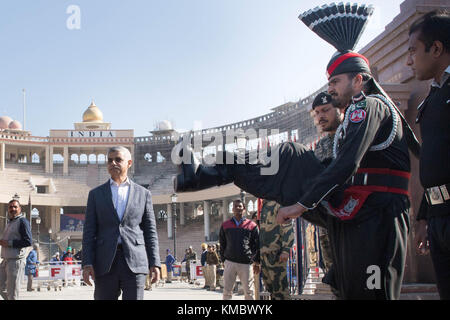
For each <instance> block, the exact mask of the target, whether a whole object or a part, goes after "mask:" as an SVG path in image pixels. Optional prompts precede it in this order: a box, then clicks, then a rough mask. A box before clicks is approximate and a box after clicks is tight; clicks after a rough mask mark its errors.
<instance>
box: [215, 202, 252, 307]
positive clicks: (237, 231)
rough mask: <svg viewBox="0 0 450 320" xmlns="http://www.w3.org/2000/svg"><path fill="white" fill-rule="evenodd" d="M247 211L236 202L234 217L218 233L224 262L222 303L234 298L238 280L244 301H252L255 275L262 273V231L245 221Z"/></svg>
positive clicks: (221, 256)
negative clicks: (260, 253) (260, 240)
mask: <svg viewBox="0 0 450 320" xmlns="http://www.w3.org/2000/svg"><path fill="white" fill-rule="evenodd" d="M244 213H245V207H244V204H243V203H242V201H241V200H235V201H233V214H234V216H233V217H232V218H231V219H230V220H228V221H225V222H224V223H223V224H222V226H221V228H220V233H219V241H220V258H221V260H222V261H224V265H225V270H224V289H223V299H224V300H228V299H231V298H232V290H233V286H234V283H235V282H236V276H239V279H240V281H241V284H242V286H243V289H244V294H245V299H246V300H253V299H254V298H253V290H252V289H251V288H252V286H253V273H252V271H251V268H250V266H251V265H252V264H253V272H254V273H259V270H260V258H259V230H258V226H257V225H256V223H254V222H253V221H252V220H250V219H246V218H245V217H244Z"/></svg>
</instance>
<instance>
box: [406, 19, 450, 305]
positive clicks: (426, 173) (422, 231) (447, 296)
mask: <svg viewBox="0 0 450 320" xmlns="http://www.w3.org/2000/svg"><path fill="white" fill-rule="evenodd" d="M449 29H450V15H449V14H448V13H444V12H430V13H428V14H426V15H424V16H423V17H422V18H420V19H419V20H418V21H416V22H415V23H414V24H413V25H412V26H411V28H410V31H409V43H408V50H409V57H408V61H407V65H408V66H410V67H411V68H412V69H413V71H414V73H415V76H416V79H417V80H431V79H433V80H434V81H433V82H432V84H431V88H430V92H429V94H428V96H427V98H426V99H425V100H424V101H423V102H422V103H421V104H420V106H419V108H418V114H417V120H416V122H417V123H419V124H420V132H421V134H422V152H421V154H420V182H421V183H422V186H423V188H424V189H425V193H424V196H423V198H422V203H421V205H420V209H419V213H418V215H417V217H416V220H417V225H416V239H415V242H416V245H417V249H418V250H419V252H420V253H421V254H425V253H427V252H428V244H429V249H430V251H431V258H432V260H433V266H434V270H435V272H436V282H437V287H438V290H439V295H440V297H441V299H443V300H450V195H449V193H450V167H449V166H448V164H449V163H450V152H449V150H450V126H449V122H450V37H449V32H448V31H449Z"/></svg>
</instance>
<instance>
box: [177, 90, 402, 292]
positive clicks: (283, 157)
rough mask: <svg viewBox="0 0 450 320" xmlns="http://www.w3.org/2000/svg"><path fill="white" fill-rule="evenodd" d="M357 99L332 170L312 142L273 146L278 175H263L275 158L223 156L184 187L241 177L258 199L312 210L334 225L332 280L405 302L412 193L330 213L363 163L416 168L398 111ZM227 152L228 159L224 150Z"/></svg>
mask: <svg viewBox="0 0 450 320" xmlns="http://www.w3.org/2000/svg"><path fill="white" fill-rule="evenodd" d="M354 100H355V103H354V104H352V105H351V106H350V107H349V108H348V109H347V111H348V112H346V118H345V119H344V124H343V129H342V130H340V129H339V130H338V132H337V134H339V135H340V136H338V137H339V140H338V141H336V142H337V147H336V150H335V153H336V159H334V160H333V161H332V162H331V163H330V165H329V166H328V167H326V168H325V166H324V165H323V164H322V163H320V161H319V160H318V159H317V158H316V157H315V156H314V153H313V152H312V151H311V150H308V149H307V148H306V147H305V146H303V145H301V144H297V143H285V144H282V145H280V146H279V147H278V148H276V149H275V150H273V151H272V152H276V153H278V154H279V157H278V158H276V161H275V162H277V164H278V167H279V168H278V170H277V172H276V174H274V175H264V174H262V173H261V169H263V168H265V167H270V166H272V165H274V163H273V162H274V161H272V162H270V163H267V164H262V163H258V164H250V163H249V162H248V161H245V164H237V163H235V164H226V162H225V161H223V163H224V164H216V165H214V166H212V167H205V166H202V165H201V166H200V167H199V169H198V170H197V173H196V175H197V177H196V178H195V180H193V181H192V183H190V185H189V190H188V189H186V190H177V191H193V190H201V189H204V188H208V187H211V186H213V185H222V184H226V183H230V182H234V184H235V185H237V186H238V187H239V188H241V189H243V190H245V191H247V192H248V193H251V194H253V195H254V196H256V197H259V198H263V199H267V200H274V201H276V202H278V203H280V204H281V205H283V206H288V205H292V204H295V203H296V202H299V203H300V204H302V205H303V206H305V207H307V208H309V209H311V210H309V211H307V212H306V213H305V214H304V215H303V218H305V219H307V220H308V221H310V222H312V223H314V224H316V225H320V226H324V227H326V228H327V229H328V234H329V237H330V242H331V244H332V254H333V261H334V269H335V274H334V277H332V278H333V279H334V286H335V288H337V289H338V291H339V292H340V295H341V297H342V298H344V299H398V298H399V296H400V289H401V283H402V279H403V272H404V266H405V259H406V244H407V236H408V230H409V218H408V213H409V207H410V204H409V200H408V197H407V195H406V194H399V193H395V192H390V191H388V190H385V191H381V192H380V191H378V192H374V193H371V194H370V195H369V196H368V197H367V198H366V199H365V201H364V202H359V201H360V200H355V201H353V202H354V203H355V202H359V203H360V204H362V206H360V208H359V210H358V211H357V212H356V210H353V211H354V212H353V213H352V216H351V217H350V218H349V217H344V218H346V220H343V219H342V217H339V216H337V215H335V214H334V212H332V211H330V210H329V209H330V207H333V206H334V207H336V208H337V207H339V205H340V204H342V203H343V200H344V195H345V192H346V190H349V189H350V188H351V187H352V186H351V181H352V177H353V176H354V177H355V178H358V177H360V175H358V174H356V173H357V170H358V168H359V169H364V168H370V169H372V170H377V169H379V168H381V169H383V170H385V169H391V170H394V171H395V172H405V173H409V171H410V161H409V153H408V146H407V141H406V140H407V137H406V135H404V130H403V125H402V122H401V121H400V119H399V117H398V114H397V111H395V110H394V109H391V108H389V107H388V105H387V104H386V102H384V101H382V100H380V99H379V98H375V97H367V98H366V97H365V96H364V95H359V96H358V97H355V98H354ZM356 100H358V101H357V102H356ZM395 119H397V121H394V120H395ZM221 156H222V155H219V159H220V157H221ZM223 157H224V159H225V158H226V157H225V154H224V155H223ZM372 178H373V176H372V175H371V174H369V176H368V184H369V185H370V184H371V183H372V182H374V181H375V184H377V183H376V182H380V180H376V179H375V180H372ZM375 178H377V177H376V175H375ZM382 178H383V179H384V181H383V179H382V180H381V182H382V184H381V185H383V183H386V184H387V185H388V186H390V187H392V186H396V184H395V181H397V180H398V179H397V178H398V177H394V176H389V175H386V176H383V177H382ZM357 180H358V179H355V181H357ZM406 182H407V180H406ZM403 186H404V185H403ZM400 189H401V188H400ZM404 189H407V183H406V187H404ZM404 191H405V190H404ZM361 201H362V200H361ZM345 209H347V208H345ZM349 210H350V209H349ZM350 211H352V210H350Z"/></svg>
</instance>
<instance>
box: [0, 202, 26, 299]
mask: <svg viewBox="0 0 450 320" xmlns="http://www.w3.org/2000/svg"><path fill="white" fill-rule="evenodd" d="M31 244H32V236H31V229H30V223H29V222H28V220H27V219H26V218H25V216H24V215H23V214H22V208H21V206H20V203H19V201H18V200H11V201H10V202H9V203H8V225H7V226H6V229H5V231H4V232H3V236H2V238H1V240H0V246H2V255H1V256H2V259H3V261H2V263H1V264H0V295H1V296H2V297H3V299H5V300H16V299H17V298H18V297H19V289H20V283H21V280H22V276H23V274H24V268H25V251H26V250H25V248H26V247H29V246H31ZM5 290H6V292H5Z"/></svg>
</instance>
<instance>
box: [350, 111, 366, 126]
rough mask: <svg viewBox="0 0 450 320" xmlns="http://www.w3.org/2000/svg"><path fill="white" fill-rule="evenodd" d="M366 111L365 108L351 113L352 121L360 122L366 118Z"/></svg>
mask: <svg viewBox="0 0 450 320" xmlns="http://www.w3.org/2000/svg"><path fill="white" fill-rule="evenodd" d="M366 115H367V113H366V111H365V110H363V109H356V110H355V111H353V112H352V113H351V114H350V121H351V122H353V123H359V122H361V121H363V120H364V119H365V118H366Z"/></svg>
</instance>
